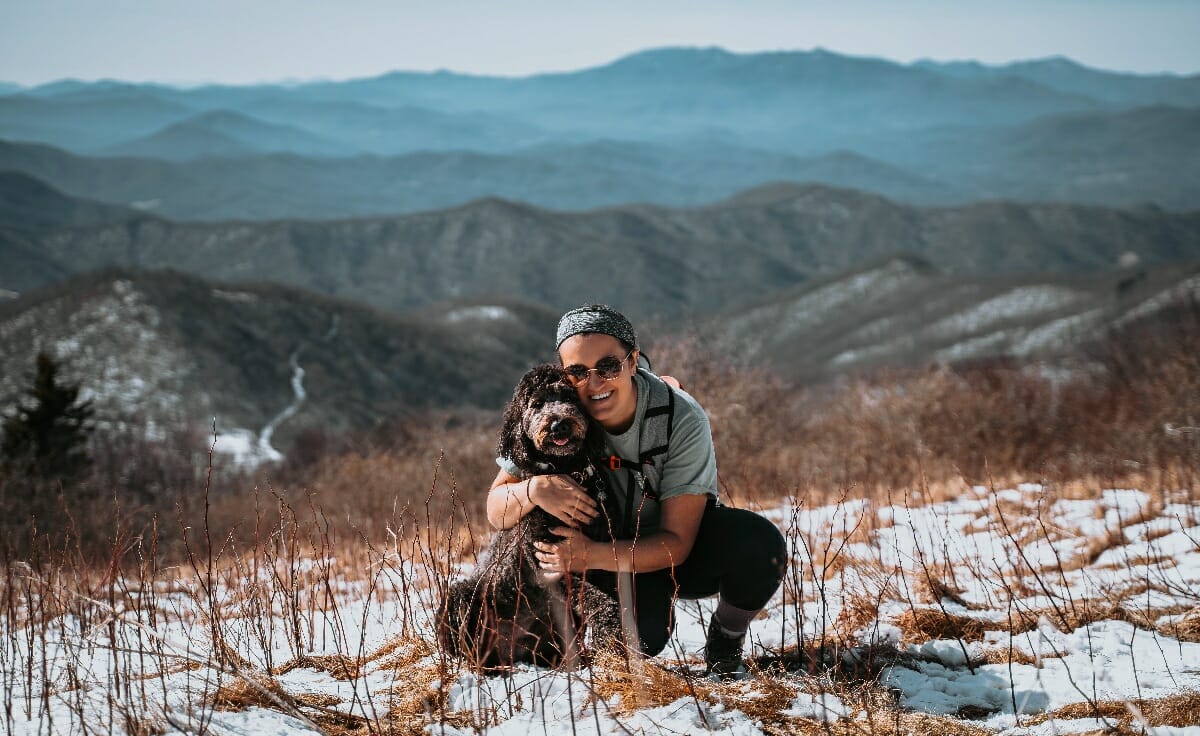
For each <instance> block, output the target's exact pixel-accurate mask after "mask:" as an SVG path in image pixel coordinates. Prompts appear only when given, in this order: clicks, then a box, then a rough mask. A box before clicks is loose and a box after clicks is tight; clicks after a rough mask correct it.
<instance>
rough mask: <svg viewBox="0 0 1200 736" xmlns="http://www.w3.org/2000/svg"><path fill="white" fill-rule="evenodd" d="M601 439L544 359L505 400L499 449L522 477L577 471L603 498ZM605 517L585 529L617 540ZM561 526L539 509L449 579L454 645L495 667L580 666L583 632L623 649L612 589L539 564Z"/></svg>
mask: <svg viewBox="0 0 1200 736" xmlns="http://www.w3.org/2000/svg"><path fill="white" fill-rule="evenodd" d="M600 444H601V439H600V432H599V429H598V428H597V427H596V426H595V424H594V422H591V421H590V420H589V419H588V416H587V414H586V412H585V411H584V409H583V406H582V405H581V404H580V401H579V396H578V394H577V392H576V390H575V389H574V388H573V387H572V386H571V384H570V383H569V381H568V380H567V376H566V373H565V372H564V371H563V370H562V369H561V368H559V367H558V366H553V365H540V366H537V367H535V368H533V369H532V370H530V371H529V372H528V373H526V374H525V376H524V377H523V378H522V379H521V381H520V383H518V385H517V387H516V389H515V390H514V392H513V396H512V399H511V400H510V401H509V402H508V405H507V406H506V407H505V409H504V423H503V428H502V429H501V431H500V440H499V443H498V447H497V450H498V452H499V454H500V455H501V456H502V457H507V458H510V459H511V460H512V461H513V463H514V464H515V465H516V466H517V467H518V468H519V469H520V471H521V476H522V477H523V478H528V477H531V476H533V475H541V474H548V473H567V474H574V475H575V476H576V478H577V479H579V480H582V481H584V482H583V485H584V487H585V488H587V489H588V492H589V493H591V494H592V495H593V497H596V496H597V488H596V486H597V482H598V477H597V476H596V475H595V472H594V467H593V466H592V464H591V458H593V457H596V456H597V455H598V451H599V449H600ZM589 471H590V472H589ZM593 479H596V480H597V482H593ZM598 504H599V505H602V503H600V502H599V501H598ZM605 516H606V515H605V514H604V513H601V514H600V515H599V516H597V518H596V520H595V521H593V522H592V524H590V525H589V526H588V527H587V528H585V529H584V532H585V533H586V534H587V535H588V536H589V537H591V538H592V539H607V538H610V536H611V535H609V534H608V529H607V525H606V523H605ZM562 524H563V522H562V521H560V520H558V519H556V518H555V517H553V516H551V515H550V514H549V513H547V512H546V511H545V510H543V509H541V508H540V507H537V508H534V509H533V510H531V511H530V512H529V513H528V514H526V515H525V516H524V517H522V519H521V520H520V522H519V523H517V524H516V525H515V526H513V527H512V528H509V529H505V530H503V531H500V532H498V533H497V534H496V536H495V538H494V539H493V540H492V543H491V544H490V545H489V546H488V548H487V550H486V551H485V556H484V557H483V558H482V559H481V562H480V564H479V566H478V568H477V569H476V571H475V572H474V573H473V574H472V575H470V576H469V577H467V578H466V579H464V580H460V581H458V582H456V583H454V584H453V585H451V586H450V589H449V590H448V591H447V593H446V597H445V599H444V600H443V601H442V604H441V607H440V610H439V613H438V629H439V632H438V633H439V640H440V641H441V643H442V646H443V647H444V648H445V649H446V650H447V651H449V652H450V653H452V654H457V655H459V656H462V657H465V658H467V659H468V660H471V661H472V662H473V664H475V666H477V667H479V668H480V669H483V670H495V669H504V668H507V667H511V666H512V665H513V664H515V663H517V662H529V663H532V664H537V665H543V666H549V667H556V666H559V665H564V664H565V665H568V666H573V665H574V664H575V663H577V662H578V655H579V644H580V642H582V641H583V635H584V632H585V631H590V632H591V636H590V642H591V646H592V648H594V649H600V648H609V647H613V648H615V647H617V646H618V644H619V642H620V634H621V622H620V610H619V608H618V606H617V603H616V601H614V600H613V599H612V597H611V596H609V595H607V594H606V593H604V592H603V591H601V590H600V589H598V588H596V587H595V586H594V585H592V584H590V583H588V582H586V580H585V579H584V577H583V576H582V575H579V574H570V575H566V576H561V577H560V578H558V579H551V578H552V576H547V575H546V574H545V573H544V572H543V571H542V570H541V569H540V568H539V567H538V562H537V558H536V557H535V556H534V552H535V548H534V546H533V543H534V542H535V541H537V542H551V541H558V539H559V537H557V536H555V535H553V534H551V533H550V529H551V528H553V527H555V526H562Z"/></svg>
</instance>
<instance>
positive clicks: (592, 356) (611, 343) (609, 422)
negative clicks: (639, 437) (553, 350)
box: [558, 332, 637, 434]
mask: <svg viewBox="0 0 1200 736" xmlns="http://www.w3.org/2000/svg"><path fill="white" fill-rule="evenodd" d="M558 357H559V358H560V359H561V360H562V364H563V366H564V367H567V368H576V367H577V372H579V373H583V372H586V377H582V378H580V380H579V382H577V383H576V384H575V390H576V391H578V392H579V399H580V400H581V401H582V402H583V406H584V408H585V409H586V410H587V413H588V414H590V415H591V417H592V418H593V419H595V420H596V421H597V422H600V425H601V426H602V427H604V429H606V430H607V431H608V432H610V433H612V434H620V433H621V432H624V431H625V430H626V429H628V428H629V426H630V425H631V424H633V417H634V414H635V413H636V411H637V389H636V388H634V384H633V374H634V368H633V366H635V365H637V351H636V350H632V349H629V348H627V347H625V346H624V345H622V344H621V341H620V340H618V339H617V338H615V337H612V336H611V335H603V334H600V333H589V332H585V333H581V334H578V335H572V336H571V337H569V338H567V339H566V340H564V341H563V343H562V345H560V346H559V348H558ZM613 363H616V364H617V365H618V366H619V369H618V370H617V372H616V375H613V376H611V378H606V377H604V376H602V375H601V370H602V369H604V368H605V367H606V366H611V365H612V364H613ZM597 365H599V366H601V368H599V369H598V368H597Z"/></svg>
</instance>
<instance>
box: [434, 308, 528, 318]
mask: <svg viewBox="0 0 1200 736" xmlns="http://www.w3.org/2000/svg"><path fill="white" fill-rule="evenodd" d="M502 319H516V315H515V314H513V312H512V310H511V309H508V308H507V307H488V306H478V307H461V308H459V309H455V310H452V311H450V312H447V313H446V321H447V322H466V321H473V320H489V321H492V320H502Z"/></svg>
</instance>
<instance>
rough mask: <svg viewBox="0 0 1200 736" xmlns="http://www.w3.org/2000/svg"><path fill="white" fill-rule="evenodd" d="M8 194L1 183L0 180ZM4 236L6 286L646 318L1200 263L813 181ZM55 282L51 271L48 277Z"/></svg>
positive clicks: (1113, 226)
mask: <svg viewBox="0 0 1200 736" xmlns="http://www.w3.org/2000/svg"><path fill="white" fill-rule="evenodd" d="M2 183H3V182H0V184H2ZM115 212H116V213H117V214H118V219H117V221H115V222H113V223H111V224H103V225H94V226H71V227H63V228H59V229H55V230H51V231H41V232H31V231H19V230H15V229H0V262H2V263H15V264H18V265H19V264H31V265H27V266H25V267H23V268H10V269H5V270H4V272H3V273H0V288H4V289H8V290H10V291H16V292H22V291H25V290H28V289H30V288H34V287H37V286H40V285H44V284H45V283H47V279H48V278H51V277H57V276H56V275H57V274H75V273H83V272H86V271H92V270H97V269H104V268H114V267H115V268H138V269H158V268H173V269H177V270H180V271H184V272H189V273H193V274H196V275H198V276H202V277H205V278H211V279H216V280H220V281H264V280H268V281H276V282H281V283H287V284H291V285H294V286H298V287H301V288H305V289H311V290H314V291H317V292H320V293H324V294H327V295H329V296H335V297H340V298H344V299H351V300H354V301H359V302H364V303H367V304H370V305H373V306H375V307H377V308H380V309H384V310H386V311H391V312H399V311H402V310H405V309H410V308H414V307H420V306H424V305H427V304H431V303H434V302H438V301H441V300H446V299H457V298H463V297H479V298H492V297H505V298H509V297H521V298H527V299H531V300H534V301H537V302H540V303H543V304H546V305H549V306H550V307H552V308H555V309H563V308H567V307H570V306H574V305H575V304H577V303H579V302H580V301H581V300H585V301H586V300H595V301H610V302H613V303H617V304H621V305H623V307H624V309H625V310H627V311H628V312H629V314H630V315H631V316H634V317H639V318H649V317H654V316H666V317H684V318H691V317H695V316H706V315H711V314H715V313H718V312H721V311H723V310H725V309H729V308H733V307H735V306H737V305H739V304H741V303H744V302H747V301H749V300H750V299H751V298H753V297H757V296H759V295H762V294H769V293H772V292H774V291H777V290H781V289H786V288H789V287H794V286H799V285H802V284H804V283H805V282H808V281H811V280H812V279H816V278H824V277H830V276H834V275H836V274H838V273H841V272H844V271H847V270H849V269H853V268H856V267H858V266H860V265H861V264H863V263H867V262H870V261H872V260H875V259H878V258H882V257H886V256H890V255H894V254H897V253H911V254H913V255H917V256H920V257H922V258H924V259H926V260H929V261H931V262H933V263H935V264H937V266H938V268H939V269H941V270H943V271H944V272H946V273H947V274H951V275H960V276H962V275H973V274H1003V273H1009V274H1018V273H1040V272H1058V273H1064V274H1070V273H1080V272H1089V271H1090V272H1095V271H1102V270H1107V269H1111V268H1114V267H1115V266H1116V265H1117V263H1118V261H1119V260H1120V259H1121V258H1122V257H1133V258H1136V259H1137V260H1138V261H1139V262H1140V263H1142V264H1144V265H1145V266H1148V267H1153V266H1156V265H1159V264H1164V263H1170V262H1177V261H1186V260H1189V259H1200V212H1190V213H1172V212H1166V211H1163V210H1160V209H1157V208H1153V207H1146V208H1141V209H1135V210H1119V209H1110V208H1100V207H1085V206H1079V205H1058V204H1029V205H1021V204H1013V203H980V204H973V205H964V206H960V207H948V208H918V207H911V206H906V205H901V204H897V203H895V202H892V201H890V200H887V199H884V198H882V197H878V196H875V195H870V194H864V193H861V192H855V191H850V190H841V189H831V188H828V187H822V186H816V185H786V184H780V185H773V186H766V187H760V188H757V189H753V190H749V191H747V192H744V193H742V194H740V195H739V196H737V197H734V198H731V199H728V200H725V201H723V202H720V203H717V204H713V205H709V206H706V207H698V208H682V209H681V208H665V207H657V206H650V205H629V206H624V207H614V208H607V209H599V210H591V211H586V212H555V211H550V210H545V209H541V208H538V207H534V206H531V205H528V204H524V203H518V202H510V201H507V200H501V199H494V198H493V199H484V200H479V201H476V202H472V203H470V204H467V205H463V206H460V207H455V208H451V209H446V210H437V211H431V212H423V213H417V214H411V215H400V216H394V217H385V218H360V219H352V220H335V221H282V222H266V223H259V222H230V223H180V222H173V221H169V220H163V219H160V218H156V217H149V216H145V215H141V216H139V217H136V218H133V219H130V218H128V217H126V216H125V214H124V213H125V211H124V210H116V211H115ZM42 273H45V274H50V276H49V277H48V276H42V275H39V274H42Z"/></svg>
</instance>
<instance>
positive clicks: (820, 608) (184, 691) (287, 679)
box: [0, 484, 1200, 736]
mask: <svg viewBox="0 0 1200 736" xmlns="http://www.w3.org/2000/svg"><path fill="white" fill-rule="evenodd" d="M764 514H765V515H767V516H768V517H769V518H771V519H772V520H774V521H775V522H776V523H777V524H778V525H779V527H780V528H781V529H782V530H783V531H784V532H785V535H786V536H787V537H788V538H789V540H790V544H791V548H792V553H793V559H792V566H791V569H790V570H789V575H788V579H787V580H786V581H785V584H784V586H783V588H782V589H781V591H780V593H779V594H777V595H776V597H775V599H774V600H773V601H772V602H771V603H770V605H769V607H768V609H767V610H766V612H765V613H764V616H763V617H761V618H760V619H759V620H757V621H756V622H755V623H754V626H753V628H752V631H751V642H750V646H749V647H748V652H747V653H748V654H749V655H751V656H752V657H753V658H755V659H754V661H755V662H757V663H758V664H761V665H762V666H768V665H769V664H770V662H771V658H772V657H774V658H775V659H776V660H779V659H780V657H779V655H781V654H783V655H787V654H788V653H791V655H792V660H788V659H787V657H786V656H784V657H783V658H782V660H781V661H784V662H786V661H793V662H802V663H804V664H802V665H801V666H793V667H791V668H790V670H789V671H786V672H785V671H782V670H776V671H771V672H767V673H764V674H759V675H757V676H751V677H749V678H748V679H743V680H740V681H735V682H733V683H724V684H716V683H712V682H709V681H707V680H704V679H702V678H701V679H692V680H687V681H685V680H684V679H681V678H679V677H678V676H675V675H672V674H670V672H669V671H668V672H664V671H663V670H662V669H660V668H659V666H664V667H668V668H674V667H677V666H679V665H681V664H683V663H686V664H690V665H693V666H694V665H695V664H696V663H697V662H698V661H700V659H699V658H700V656H701V653H702V647H703V639H704V628H705V624H706V622H707V619H708V616H709V614H710V612H711V610H712V608H713V605H714V602H713V601H698V602H681V603H679V604H678V606H677V613H678V626H677V630H676V635H675V637H674V640H673V642H672V644H671V646H670V647H669V648H668V650H667V652H666V653H665V654H664V655H662V656H660V657H657V658H652V659H651V660H649V661H648V662H646V663H645V664H644V665H640V666H639V665H638V663H635V666H634V670H633V673H632V674H628V675H623V677H626V678H627V680H626V681H624V682H625V686H624V687H622V686H614V685H613V682H614V680H613V675H612V672H610V671H606V670H604V669H603V668H602V667H595V668H593V669H583V670H580V671H578V672H560V671H553V670H545V669H539V668H533V667H527V666H520V667H517V668H516V669H515V670H514V671H512V672H511V673H509V674H507V675H503V676H502V675H493V676H484V675H482V674H478V673H474V672H471V671H469V670H468V669H465V668H462V667H459V666H458V665H457V663H454V662H447V661H446V660H445V659H443V658H442V657H440V656H439V654H438V653H437V651H436V648H435V647H433V646H432V644H433V637H432V636H431V635H430V631H431V627H430V616H431V614H430V612H431V611H432V610H433V609H434V606H435V601H436V593H435V592H434V590H433V589H432V587H431V584H430V575H429V572H430V570H431V569H432V568H431V563H430V562H429V561H428V560H429V559H430V557H428V556H427V557H425V559H426V562H425V563H421V562H419V561H420V560H421V559H422V555H421V554H419V553H420V551H421V550H420V548H419V547H418V546H417V543H416V542H414V546H413V547H412V549H411V550H410V553H409V554H401V553H399V552H396V553H394V554H391V555H389V556H387V557H384V558H379V557H376V558H374V559H373V560H371V561H341V560H338V559H335V558H332V557H320V556H318V557H305V556H304V555H303V554H301V555H299V556H298V557H293V556H290V555H279V556H277V557H276V558H272V559H270V560H267V561H265V562H264V561H263V560H259V561H258V562H257V563H256V564H254V565H251V564H249V563H246V564H245V565H244V566H242V567H239V568H238V569H235V570H232V571H230V573H229V575H228V577H227V578H225V579H224V581H223V582H222V583H221V584H220V585H218V586H216V587H214V588H213V598H212V599H211V601H210V599H209V598H208V597H207V596H206V593H205V591H204V589H203V587H202V586H201V585H200V582H201V581H202V580H203V577H202V576H198V575H192V576H190V577H189V575H187V574H182V575H177V576H176V577H171V578H163V579H161V580H157V581H154V582H153V583H152V584H149V585H143V586H141V587H139V586H138V585H137V584H136V583H133V582H131V581H128V580H125V581H121V582H120V584H119V585H118V586H117V587H116V588H114V593H113V594H112V595H108V594H106V593H104V591H102V590H94V589H93V590H90V591H89V592H88V594H87V596H88V597H87V598H86V599H84V598H79V597H78V596H76V597H75V598H71V595H72V594H71V593H69V592H68V591H66V590H64V589H58V590H54V591H50V592H53V593H54V594H56V595H57V596H59V598H60V599H68V598H70V599H71V600H72V603H71V604H70V605H68V606H67V612H66V613H64V614H62V615H58V616H56V617H53V618H51V619H50V620H48V621H46V622H45V623H43V624H40V625H38V624H32V625H31V624H29V623H28V621H29V617H28V613H29V611H28V610H22V609H20V608H15V609H13V610H9V611H6V612H5V613H4V614H3V615H4V618H3V619H2V621H0V632H2V634H3V636H2V640H0V676H2V677H0V679H2V683H0V684H2V686H3V690H4V694H5V704H6V714H5V716H4V718H5V733H12V734H46V733H62V734H75V733H96V732H99V733H108V732H113V733H134V732H137V731H139V730H141V729H145V728H146V727H148V726H152V730H155V731H156V732H159V733H168V734H174V733H186V734H199V733H214V734H241V733H247V734H249V733H256V734H257V733H262V734H284V733H309V732H311V733H319V732H321V731H322V730H330V729H333V726H332V725H331V724H336V723H338V722H339V721H337V717H341V718H343V719H345V718H346V714H350V715H351V716H355V717H357V720H354V721H353V723H350V722H348V721H344V720H343V721H342V723H343V725H346V724H347V723H349V725H350V726H352V725H354V724H358V725H360V726H361V725H368V724H369V725H370V726H371V727H372V728H373V729H382V728H387V727H389V726H391V727H395V728H398V729H399V730H400V731H402V732H404V731H405V730H406V729H407V730H408V731H410V732H411V731H412V728H414V726H413V724H414V723H415V724H416V726H415V728H417V729H419V728H420V727H421V724H425V730H426V731H427V732H429V733H435V734H441V733H445V734H451V735H457V734H467V733H476V732H479V731H486V732H487V733H493V734H526V733H542V734H546V735H547V736H564V735H565V734H572V735H573V736H574V735H576V734H592V733H596V734H631V733H632V734H641V733H662V734H673V733H695V732H699V731H708V732H711V733H716V734H730V735H735V734H736V735H738V736H741V735H743V734H745V735H750V734H761V733H765V732H767V731H768V730H770V731H771V732H779V731H780V730H783V731H795V730H799V729H800V728H801V727H803V726H804V724H808V727H815V728H820V725H819V724H820V723H822V722H835V721H838V720H840V719H853V720H855V721H858V722H861V723H858V724H857V725H859V726H861V728H862V730H863V732H864V733H869V732H870V721H869V718H870V717H873V715H872V714H871V713H868V712H867V711H866V710H864V705H863V702H864V701H863V700H862V699H861V698H859V697H858V696H857V695H856V693H862V692H863V691H864V690H863V688H864V687H869V686H870V685H869V683H870V682H872V681H877V682H878V683H879V685H881V686H883V687H884V688H887V689H888V690H890V691H891V692H892V693H894V698H895V703H896V707H898V708H899V710H900V711H901V712H902V714H903V713H908V714H929V715H931V716H945V717H954V718H958V719H963V722H969V723H970V724H971V725H973V726H975V727H977V728H981V729H983V730H985V731H990V732H994V733H997V734H1006V735H1012V736H1016V735H1017V734H1029V735H1034V734H1066V733H1084V732H1095V731H1099V730H1103V729H1105V728H1107V727H1109V726H1111V725H1113V724H1115V723H1116V720H1117V719H1118V718H1119V716H1117V715H1114V713H1113V711H1112V709H1111V707H1110V709H1109V710H1108V711H1103V712H1102V713H1100V714H1101V715H1104V716H1105V717H1096V716H1097V712H1094V711H1085V710H1080V709H1079V708H1080V706H1086V705H1087V704H1089V703H1095V704H1100V705H1103V704H1106V703H1107V704H1109V706H1112V704H1114V703H1115V704H1116V705H1115V707H1116V708H1117V711H1116V712H1117V713H1122V714H1123V713H1126V712H1127V711H1128V712H1137V713H1142V712H1145V713H1153V712H1154V711H1153V709H1152V708H1151V707H1149V705H1148V704H1147V703H1146V702H1142V701H1157V700H1158V699H1162V698H1169V697H1171V696H1177V695H1179V694H1186V693H1189V692H1192V693H1194V692H1196V691H1200V502H1197V501H1196V500H1195V498H1194V496H1193V495H1192V494H1184V493H1178V494H1150V493H1146V492H1142V491H1138V490H1128V489H1112V490H1107V491H1104V492H1103V493H1100V494H1097V495H1094V496H1092V497H1090V498H1068V497H1065V496H1063V495H1061V494H1059V493H1056V492H1055V491H1054V490H1053V489H1048V488H1043V487H1041V486H1038V485H1034V484H1026V485H1021V486H1018V487H1016V488H1012V489H1004V490H999V491H989V490H988V489H984V488H975V489H970V490H968V491H966V492H964V493H962V494H960V495H959V496H958V497H957V498H953V499H951V500H946V501H938V502H925V501H922V500H919V499H918V498H916V497H915V496H914V497H909V498H893V499H889V500H888V501H887V502H886V503H881V502H869V501H865V500H854V499H849V500H846V501H845V502H844V503H838V504H830V505H824V506H807V505H804V504H800V503H796V502H793V503H789V504H785V505H782V506H780V507H777V508H772V509H767V510H765V511H764ZM394 549H397V550H398V549H400V545H396V546H395V547H394ZM424 552H425V554H426V555H429V553H430V550H429V549H428V548H426V549H425V550H424ZM442 552H444V551H439V552H437V554H442ZM13 574H14V576H15V577H16V578H17V579H24V580H27V579H29V578H32V577H35V575H34V573H33V572H32V570H29V569H27V568H23V567H21V565H20V563H18V564H16V565H15V566H13ZM339 575H340V576H341V577H339ZM29 600H31V599H29ZM289 602H290V603H289ZM214 609H215V610H218V611H220V613H221V621H220V623H219V626H217V627H216V630H215V632H214V627H213V626H212V625H211V619H210V617H209V616H208V615H207V614H208V612H209V611H212V610H214ZM214 642H216V643H214ZM217 644H219V646H217ZM869 645H871V646H869ZM218 652H225V653H226V655H225V656H224V657H221V658H219V657H218V656H216V655H217V653H218ZM797 652H803V653H806V655H807V659H804V658H797V656H796V655H797ZM873 659H874V660H877V663H876V664H874V665H872V664H871V662H872V660H873ZM808 663H811V664H808ZM639 667H641V669H639ZM860 671H861V672H867V674H866V675H863V674H861V672H860ZM856 673H857V674H856ZM672 678H674V679H672ZM247 682H253V683H257V684H256V685H253V686H247V684H246V683H247ZM672 682H673V683H675V685H674V687H675V688H676V689H675V690H672V689H671V686H670V683H672ZM606 683H607V684H606ZM663 683H667V685H664V684H663ZM864 683H867V684H864ZM239 688H240V690H241V691H243V692H245V691H247V689H249V690H250V691H252V692H251V694H252V696H253V697H249V699H248V700H243V701H237V698H236V697H233V696H231V695H230V693H232V692H236V691H238V689H239ZM218 691H220V692H221V693H222V694H223V697H224V699H225V701H226V702H227V703H230V702H231V703H232V704H230V705H229V706H228V707H229V708H230V709H214V707H213V702H214V696H215V694H216V693H218ZM876 692H877V693H878V692H879V691H878V690H876ZM264 693H265V694H264ZM231 698H232V701H231ZM631 699H636V700H631ZM1134 700H1138V701H1139V704H1140V706H1144V707H1137V706H1138V704H1134V703H1132V702H1131V701H1134ZM233 701H236V702H233ZM239 703H240V704H239ZM1126 704H1128V706H1127V705H1126ZM1151 705H1152V704H1151ZM1063 708H1067V710H1063V711H1059V709H1063ZM1056 711H1058V712H1057V713H1056ZM1190 712H1191V713H1193V714H1195V713H1200V706H1197V705H1193V706H1192V710H1191V711H1190ZM875 715H877V714H875ZM1129 717H1130V718H1135V717H1134V716H1129ZM1148 717H1149V716H1148ZM331 719H332V720H331ZM968 719H969V720H968ZM1133 722H1134V723H1135V724H1136V723H1138V721H1137V720H1136V719H1135V720H1134V721H1133ZM1150 726H1152V727H1151V728H1148V729H1147V730H1146V732H1147V733H1155V734H1158V733H1162V734H1166V733H1170V734H1188V735H1190V736H1200V723H1176V724H1174V727H1172V726H1159V725H1156V724H1154V723H1153V722H1152V723H1151V724H1150ZM347 727H349V726H347ZM921 728H931V727H930V726H923V727H918V728H917V730H916V731H915V732H920V729H921ZM333 730H336V729H333Z"/></svg>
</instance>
